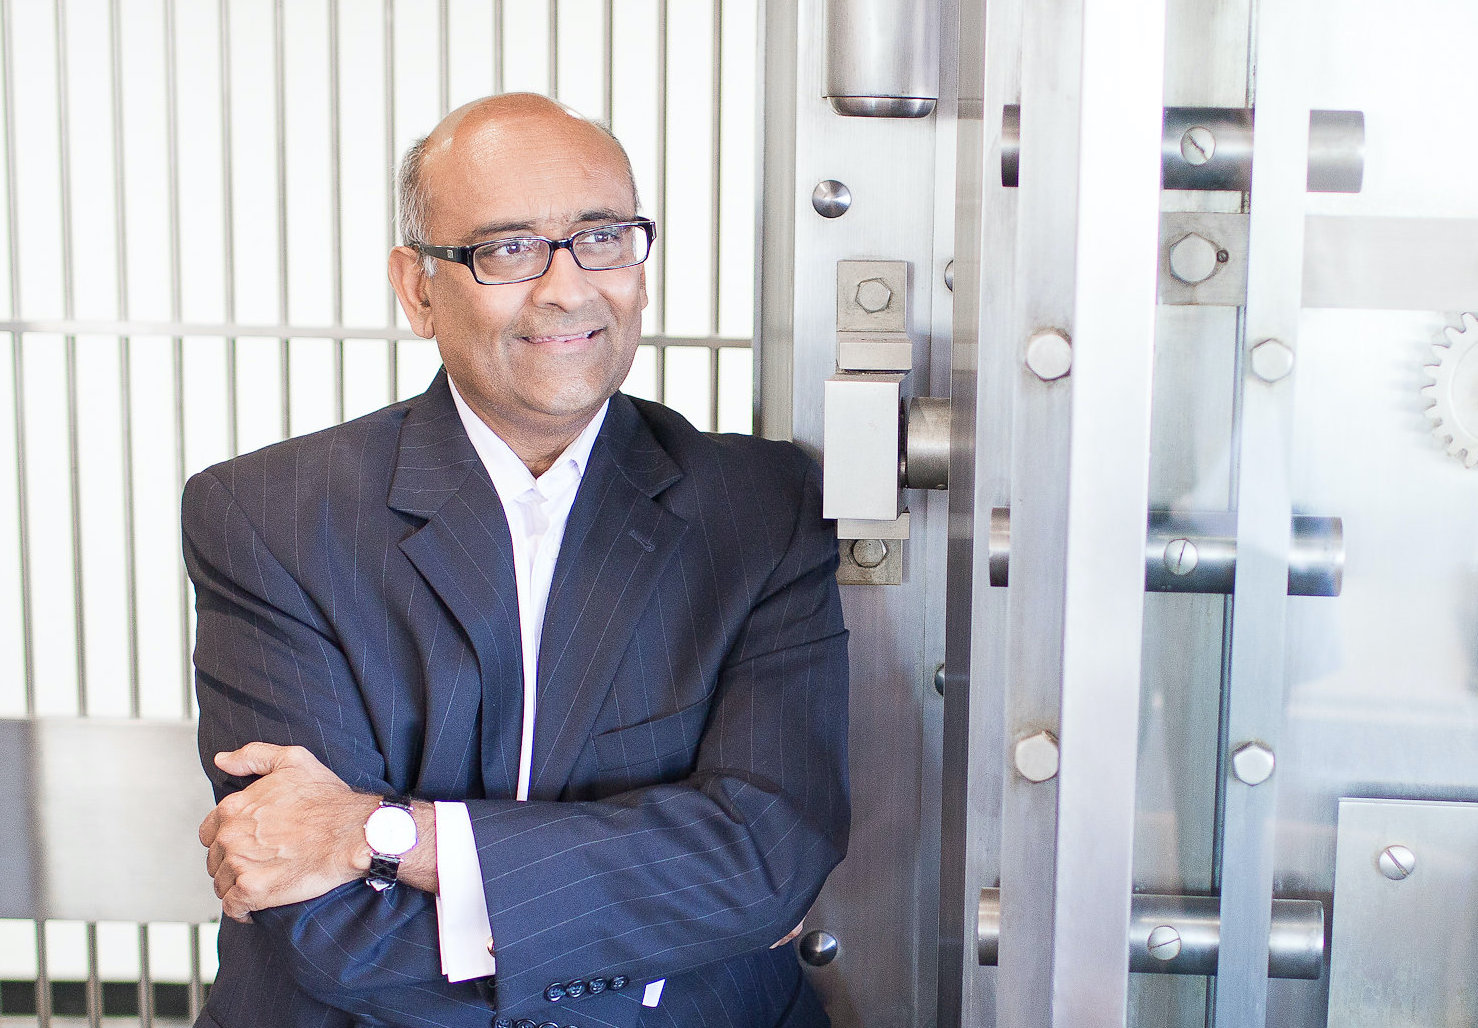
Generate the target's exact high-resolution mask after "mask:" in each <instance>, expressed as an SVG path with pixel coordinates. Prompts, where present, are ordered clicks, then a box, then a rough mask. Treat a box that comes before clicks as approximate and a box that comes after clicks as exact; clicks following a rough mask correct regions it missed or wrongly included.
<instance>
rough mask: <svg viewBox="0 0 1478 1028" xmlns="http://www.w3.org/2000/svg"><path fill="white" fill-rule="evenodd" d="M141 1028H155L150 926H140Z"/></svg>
mask: <svg viewBox="0 0 1478 1028" xmlns="http://www.w3.org/2000/svg"><path fill="white" fill-rule="evenodd" d="M139 1028H154V969H153V967H151V966H150V960H149V926H148V925H146V924H141V925H139Z"/></svg>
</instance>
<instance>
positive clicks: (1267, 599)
mask: <svg viewBox="0 0 1478 1028" xmlns="http://www.w3.org/2000/svg"><path fill="white" fill-rule="evenodd" d="M1298 7H1299V5H1296V4H1276V3H1264V4H1260V5H1258V8H1257V21H1256V37H1255V40H1254V43H1253V45H1254V47H1255V48H1256V63H1255V69H1256V76H1255V82H1256V86H1255V93H1256V106H1257V134H1258V142H1257V147H1258V156H1257V160H1256V161H1255V162H1254V164H1253V169H1252V197H1251V213H1250V224H1249V244H1248V250H1249V257H1248V283H1247V308H1246V314H1245V320H1244V338H1243V340H1242V349H1241V352H1240V357H1241V360H1240V366H1241V367H1240V370H1241V374H1240V379H1241V382H1240V390H1241V392H1240V400H1241V403H1240V425H1239V429H1238V439H1237V446H1238V456H1237V479H1236V503H1237V552H1238V554H1239V559H1238V561H1237V571H1236V578H1235V586H1234V594H1233V599H1232V626H1231V643H1230V650H1229V664H1230V667H1229V673H1228V679H1227V683H1226V686H1225V696H1224V701H1223V702H1224V707H1223V711H1222V722H1223V726H1224V727H1223V753H1222V769H1223V778H1222V781H1223V789H1224V794H1223V802H1222V807H1223V817H1222V822H1221V832H1222V837H1221V846H1220V854H1219V856H1220V860H1219V864H1218V872H1219V875H1220V880H1221V923H1222V926H1223V929H1222V939H1221V954H1220V958H1219V965H1218V972H1217V985H1216V998H1215V1008H1214V1009H1215V1024H1216V1025H1217V1026H1218V1028H1262V1026H1263V1025H1264V1024H1265V1022H1266V1017H1267V982H1268V932H1269V928H1270V924H1271V919H1272V899H1273V868H1274V853H1273V830H1274V817H1275V814H1276V811H1277V794H1278V776H1277V774H1276V772H1275V773H1274V774H1273V776H1272V777H1271V778H1270V779H1268V780H1267V781H1265V782H1263V783H1262V784H1260V785H1245V784H1243V783H1242V782H1240V781H1238V780H1237V779H1236V778H1235V777H1234V776H1233V775H1232V774H1231V769H1230V753H1231V751H1232V750H1233V749H1235V748H1236V747H1237V746H1239V745H1240V744H1242V743H1244V742H1248V741H1252V740H1256V741H1260V742H1262V743H1263V744H1265V745H1266V746H1268V747H1270V748H1271V749H1272V750H1273V751H1274V753H1275V754H1276V752H1277V749H1278V744H1279V741H1280V739H1281V735H1282V725H1283V704H1284V696H1283V693H1284V678H1285V661H1284V643H1285V631H1286V625H1285V621H1286V613H1287V606H1288V598H1287V581H1288V549H1289V538H1290V527H1289V526H1290V521H1291V517H1292V501H1291V496H1290V488H1291V482H1290V479H1289V463H1290V457H1291V453H1290V451H1291V441H1292V440H1291V433H1292V414H1293V376H1292V374H1287V375H1284V376H1283V377H1281V378H1278V379H1276V380H1274V381H1265V380H1264V379H1263V378H1260V377H1258V375H1257V374H1255V373H1254V370H1253V360H1252V359H1251V351H1252V350H1253V349H1254V348H1255V347H1256V346H1257V345H1258V344H1260V343H1264V342H1266V341H1269V340H1272V341H1275V342H1276V343H1281V344H1282V345H1283V346H1286V347H1288V348H1289V350H1290V351H1291V352H1293V353H1295V354H1296V352H1297V336H1298V329H1299V317H1300V309H1301V293H1302V284H1303V274H1302V272H1303V233H1304V207H1305V194H1306V189H1307V182H1306V179H1307V164H1308V139H1309V105H1308V103H1307V100H1306V99H1305V97H1304V96H1303V94H1302V91H1301V86H1300V84H1299V83H1300V78H1299V67H1300V64H1301V57H1300V54H1299V51H1300V49H1301V48H1302V47H1303V46H1304V45H1306V43H1305V36H1304V34H1303V33H1302V31H1300V24H1299V13H1298V10H1297V9H1298Z"/></svg>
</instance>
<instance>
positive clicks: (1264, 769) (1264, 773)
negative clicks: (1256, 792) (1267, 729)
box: [1232, 740, 1277, 785]
mask: <svg viewBox="0 0 1478 1028" xmlns="http://www.w3.org/2000/svg"><path fill="white" fill-rule="evenodd" d="M1276 764H1277V759H1276V758H1275V757H1274V756H1273V751H1272V750H1271V749H1269V748H1268V746H1267V744H1266V743H1261V742H1257V741H1256V740H1254V741H1252V742H1244V743H1243V744H1242V745H1241V746H1238V747H1237V748H1236V750H1235V751H1234V752H1233V753H1232V773H1233V774H1234V775H1236V776H1237V781H1239V782H1241V783H1242V784H1243V785H1261V784H1262V783H1263V782H1266V781H1267V780H1268V779H1269V778H1271V777H1273V767H1274V766H1275V765H1276Z"/></svg>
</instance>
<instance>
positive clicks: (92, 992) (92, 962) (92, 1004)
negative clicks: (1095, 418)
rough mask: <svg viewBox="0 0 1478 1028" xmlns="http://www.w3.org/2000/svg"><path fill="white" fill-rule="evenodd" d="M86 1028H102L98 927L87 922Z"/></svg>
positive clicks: (92, 922)
mask: <svg viewBox="0 0 1478 1028" xmlns="http://www.w3.org/2000/svg"><path fill="white" fill-rule="evenodd" d="M86 933H87V1028H102V1024H103V980H102V977H101V976H100V975H99V974H98V926H97V922H96V921H89V922H87V926H86Z"/></svg>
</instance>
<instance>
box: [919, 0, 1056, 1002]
mask: <svg viewBox="0 0 1478 1028" xmlns="http://www.w3.org/2000/svg"><path fill="white" fill-rule="evenodd" d="M1083 2H1084V0H1048V2H1041V3H1028V4H1023V8H1024V9H1023V10H1022V13H1021V15H1020V17H1021V28H1020V38H1021V40H1022V44H1021V86H1020V94H1019V95H1020V97H1021V102H1022V105H1023V106H1024V107H1026V108H1028V109H1029V110H1030V111H1031V112H1032V117H1030V118H1026V119H1023V121H1022V126H1021V129H1022V132H1021V148H1022V155H1023V160H1022V176H1021V187H1020V195H1019V196H1018V197H1017V200H1018V203H1017V208H1016V212H1017V220H1016V238H1015V252H1016V260H1015V263H1016V265H1017V267H1018V268H1029V269H1032V274H1030V275H1027V274H1018V275H1017V276H1016V277H1015V281H1014V286H1015V303H1014V304H1013V305H1012V307H1011V310H1010V313H1009V315H1007V316H1006V318H1005V320H1006V321H1007V324H1008V325H1009V328H1008V332H1009V336H1008V337H1007V339H1009V342H1008V341H1007V339H997V340H992V339H990V337H982V339H981V342H980V350H981V351H985V350H987V349H991V348H994V347H995V346H1004V347H1006V348H1007V349H1009V350H1011V351H1014V352H1016V353H1018V354H1019V353H1021V352H1022V351H1023V350H1024V347H1025V345H1026V343H1027V341H1028V340H1029V339H1030V338H1031V336H1032V334H1033V333H1034V332H1037V331H1038V330H1039V329H1040V328H1041V327H1043V326H1056V327H1058V328H1059V329H1060V330H1062V331H1066V328H1067V326H1069V325H1071V323H1072V312H1073V298H1074V293H1075V284H1074V271H1075V268H1074V265H1073V262H1072V261H1071V260H1067V259H1064V255H1065V254H1067V255H1070V254H1072V253H1073V252H1074V247H1075V246H1076V245H1077V208H1078V188H1079V176H1078V173H1077V168H1078V154H1079V148H1080V141H1079V133H1078V121H1079V104H1080V94H1081V84H1080V82H1081V80H1080V75H1081V64H1082V59H1083V54H1082V34H1081V24H1082V19H1083V13H1082V10H1083ZM987 74H989V72H988V73H987ZM1038 154H1041V155H1047V154H1051V155H1052V157H1051V159H1050V160H1048V159H1047V158H1046V157H1045V156H1044V157H1042V158H1035V155H1038ZM982 259H984V260H987V261H991V262H993V261H994V258H992V257H990V256H985V257H983V258H982ZM981 288H982V290H984V289H985V288H986V286H985V284H982V286H981ZM984 302H985V301H982V303H983V304H984ZM992 344H993V345H992ZM1008 373H1009V374H1011V378H1012V384H1013V385H1014V387H1015V395H1014V398H1013V399H1012V400H1011V401H1010V406H1009V409H1010V410H1011V412H1012V419H1013V420H1012V426H1011V444H1010V452H1011V454H1012V458H1011V474H1010V484H1009V487H1008V488H1009V489H1010V493H1011V507H1012V510H1013V512H1015V513H1018V514H1020V515H1021V516H1020V517H1019V518H1018V519H1017V520H1016V522H1015V523H1014V524H1013V528H1015V529H1016V531H1015V532H1014V533H1013V538H1012V548H1013V550H1015V552H1016V554H1017V555H1019V556H1020V558H1021V559H1019V560H1017V561H1016V568H1014V569H1013V570H1019V571H1020V572H1022V573H1020V574H1016V575H1013V576H1012V581H1011V589H1010V593H1009V595H1008V598H1007V610H1006V615H1005V617H1006V655H1005V667H1006V668H1007V669H1008V670H1007V676H1006V679H1005V681H1004V682H1003V683H1002V686H1001V687H1002V688H1003V689H1004V692H1005V696H1004V698H1003V701H1002V708H1003V709H1002V714H1003V725H1002V730H1003V734H1004V735H1005V740H1004V743H1005V746H1006V747H1007V748H1008V752H1007V753H1006V754H1005V756H1006V759H1007V761H1008V762H1009V760H1010V752H1009V748H1010V747H1011V746H1012V745H1013V744H1014V742H1015V741H1016V740H1019V739H1022V738H1025V737H1028V736H1031V735H1033V734H1035V733H1037V732H1040V731H1043V730H1047V731H1052V732H1055V733H1057V735H1058V738H1061V733H1060V731H1059V730H1058V722H1059V716H1060V703H1061V693H1060V684H1061V682H1062V674H1063V669H1062V660H1063V636H1062V626H1063V622H1062V617H1063V605H1062V587H1063V582H1064V581H1065V580H1066V575H1067V569H1066V561H1065V553H1066V544H1067V511H1068V509H1069V497H1068V457H1069V428H1070V424H1071V408H1070V401H1071V391H1072V388H1073V385H1074V383H1073V379H1074V378H1075V377H1076V376H1069V377H1068V378H1064V379H1060V380H1057V381H1052V382H1047V381H1042V380H1039V379H1038V378H1036V377H1035V376H1034V375H1032V374H1031V373H1030V372H1029V371H1027V370H1025V369H1024V368H1022V366H1021V363H1020V359H1019V357H1018V358H1017V360H1016V361H1014V362H1012V364H1011V366H1010V368H1009V372H1008ZM979 406H980V403H979V401H977V411H978V409H979ZM979 520H980V519H979V518H978V517H977V518H976V523H977V529H976V530H977V532H978V531H979ZM982 599H984V598H983V597H982ZM977 616H979V615H978V614H977ZM976 634H977V635H978V634H981V629H979V628H977V629H976ZM953 660H954V657H953V656H947V657H946V662H949V661H953ZM955 691H958V690H955ZM1001 771H1002V774H1003V775H1004V781H1003V782H1002V785H1001V788H1002V801H1001V830H1000V831H1001V836H1000V837H1001V850H1000V852H1001V858H1000V883H1001V888H1002V895H1001V902H1002V917H1003V920H1004V926H1005V929H1006V931H1005V934H1004V935H1003V936H1002V937H1001V968H1002V972H1001V975H1000V980H999V982H998V987H997V992H996V1005H997V1015H996V1016H997V1020H998V1022H999V1023H1001V1024H1009V1025H1012V1026H1013V1028H1046V1026H1047V1025H1050V1024H1052V1004H1053V973H1052V960H1053V949H1054V937H1055V934H1056V923H1057V922H1056V921H1055V920H1054V910H1055V895H1056V878H1057V864H1058V859H1059V858H1058V846H1057V810H1058V802H1057V783H1056V782H1055V781H1054V782H1041V783H1033V782H1030V781H1028V780H1027V779H1025V778H1024V777H1022V776H1020V775H1018V774H1016V773H1015V772H1014V771H1013V770H1011V766H1010V764H1009V763H1007V765H1006V767H1004V768H1002V769H1001ZM977 884H984V883H977Z"/></svg>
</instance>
